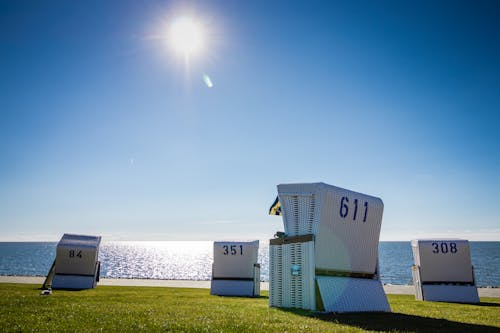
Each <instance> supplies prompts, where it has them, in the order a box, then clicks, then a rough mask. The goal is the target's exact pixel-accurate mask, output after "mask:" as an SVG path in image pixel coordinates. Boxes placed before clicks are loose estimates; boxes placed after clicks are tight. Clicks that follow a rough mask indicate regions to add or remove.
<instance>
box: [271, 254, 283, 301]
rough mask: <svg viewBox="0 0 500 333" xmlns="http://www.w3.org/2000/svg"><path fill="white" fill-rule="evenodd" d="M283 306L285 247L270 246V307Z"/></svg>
mask: <svg viewBox="0 0 500 333" xmlns="http://www.w3.org/2000/svg"><path fill="white" fill-rule="evenodd" d="M282 305H283V246H281V245H270V246H269V306H274V307H281V306H282Z"/></svg>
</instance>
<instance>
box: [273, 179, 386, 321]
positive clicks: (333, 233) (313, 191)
mask: <svg viewBox="0 0 500 333" xmlns="http://www.w3.org/2000/svg"><path fill="white" fill-rule="evenodd" d="M278 198H279V202H280V204H281V212H282V215H283V223H284V228H285V232H284V237H280V238H277V239H272V240H271V241H270V287H269V294H270V296H269V304H270V305H271V306H275V307H295V308H303V309H309V310H320V311H327V312H352V311H390V307H389V303H388V302H387V298H386V297H385V293H384V291H383V286H382V283H381V282H380V280H379V276H378V271H377V270H378V243H379V236H380V228H381V223H382V212H383V203H382V200H380V199H379V198H376V197H373V196H369V195H365V194H361V193H357V192H353V191H349V190H346V189H342V188H339V187H336V186H332V185H328V184H324V183H311V184H281V185H278Z"/></svg>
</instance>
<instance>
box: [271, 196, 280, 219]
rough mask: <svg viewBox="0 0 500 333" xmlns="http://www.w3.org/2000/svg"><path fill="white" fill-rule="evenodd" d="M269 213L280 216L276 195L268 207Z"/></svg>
mask: <svg viewBox="0 0 500 333" xmlns="http://www.w3.org/2000/svg"><path fill="white" fill-rule="evenodd" d="M269 215H279V216H281V203H280V201H279V199H278V197H276V200H274V202H273V204H272V205H271V208H269Z"/></svg>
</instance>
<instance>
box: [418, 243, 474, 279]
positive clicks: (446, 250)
mask: <svg viewBox="0 0 500 333" xmlns="http://www.w3.org/2000/svg"><path fill="white" fill-rule="evenodd" d="M411 245H412V250H413V255H414V259H415V265H416V266H419V267H420V279H421V281H422V283H423V284H425V283H427V282H463V283H473V282H474V274H473V270H472V263H471V258H470V248H469V242H468V241H467V240H463V239H441V240H440V239H425V240H412V241H411Z"/></svg>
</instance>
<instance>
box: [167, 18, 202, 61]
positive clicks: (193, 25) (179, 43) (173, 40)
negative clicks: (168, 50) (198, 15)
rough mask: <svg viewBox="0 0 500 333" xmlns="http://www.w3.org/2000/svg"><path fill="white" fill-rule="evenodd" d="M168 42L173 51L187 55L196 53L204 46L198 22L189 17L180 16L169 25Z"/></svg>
mask: <svg viewBox="0 0 500 333" xmlns="http://www.w3.org/2000/svg"><path fill="white" fill-rule="evenodd" d="M168 37H169V38H168V43H169V44H170V46H171V47H172V48H173V49H174V51H175V52H178V53H180V54H181V55H183V56H185V57H188V56H191V55H195V54H198V53H199V52H200V51H201V50H202V49H203V46H204V43H205V36H204V31H203V29H202V27H201V25H200V24H199V23H197V22H196V21H194V20H193V19H192V18H190V17H180V18H178V19H177V20H175V21H174V22H173V24H172V26H171V27H170V30H169V35H168Z"/></svg>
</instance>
